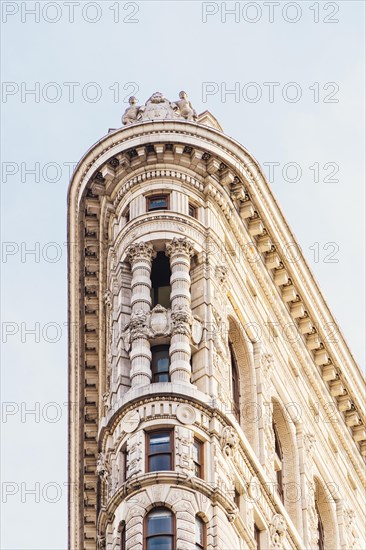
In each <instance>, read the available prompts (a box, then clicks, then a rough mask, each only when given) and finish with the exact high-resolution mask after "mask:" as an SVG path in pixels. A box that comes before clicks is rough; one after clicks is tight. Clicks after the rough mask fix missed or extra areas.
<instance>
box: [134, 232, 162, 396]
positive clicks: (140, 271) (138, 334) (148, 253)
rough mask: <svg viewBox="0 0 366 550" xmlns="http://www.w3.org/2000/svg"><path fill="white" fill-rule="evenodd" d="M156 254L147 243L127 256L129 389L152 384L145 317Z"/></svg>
mask: <svg viewBox="0 0 366 550" xmlns="http://www.w3.org/2000/svg"><path fill="white" fill-rule="evenodd" d="M155 256H156V252H155V251H154V249H153V246H152V245H151V244H149V243H144V242H140V243H136V244H132V245H130V247H129V248H128V250H127V257H128V259H129V261H130V263H131V270H132V281H131V320H130V338H131V350H130V361H131V373H130V378H131V387H132V388H134V387H136V386H145V385H147V384H149V383H150V381H151V366H150V365H151V351H150V343H149V339H148V317H149V313H150V309H151V296H150V290H151V277H150V274H151V263H152V260H153V258H155Z"/></svg>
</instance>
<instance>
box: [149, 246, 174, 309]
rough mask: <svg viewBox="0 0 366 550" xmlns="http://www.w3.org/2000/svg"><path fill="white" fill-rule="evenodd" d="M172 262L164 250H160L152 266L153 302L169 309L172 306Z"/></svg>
mask: <svg viewBox="0 0 366 550" xmlns="http://www.w3.org/2000/svg"><path fill="white" fill-rule="evenodd" d="M171 274H172V273H171V269H170V262H169V258H168V256H166V255H165V253H164V252H158V253H157V255H156V258H154V260H153V263H152V266H151V285H152V288H151V302H152V307H155V306H156V305H157V304H160V305H161V306H163V307H165V308H166V309H168V308H169V307H170V277H171Z"/></svg>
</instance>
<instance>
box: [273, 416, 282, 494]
mask: <svg viewBox="0 0 366 550" xmlns="http://www.w3.org/2000/svg"><path fill="white" fill-rule="evenodd" d="M273 433H274V439H275V471H276V479H277V492H278V494H279V496H280V499H281V500H282V502H284V493H283V471H282V468H283V452H282V447H281V441H280V438H279V435H278V430H277V426H276V424H275V422H273Z"/></svg>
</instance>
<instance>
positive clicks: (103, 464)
mask: <svg viewBox="0 0 366 550" xmlns="http://www.w3.org/2000/svg"><path fill="white" fill-rule="evenodd" d="M110 473H111V471H110V466H109V463H108V458H107V455H106V454H104V453H99V454H98V459H97V474H98V475H99V477H100V478H101V479H103V480H104V481H105V482H107V483H108V480H109V476H110Z"/></svg>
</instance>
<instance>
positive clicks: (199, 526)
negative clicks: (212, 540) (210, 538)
mask: <svg viewBox="0 0 366 550" xmlns="http://www.w3.org/2000/svg"><path fill="white" fill-rule="evenodd" d="M205 548H206V524H205V522H204V521H203V519H202V518H200V517H199V516H196V545H195V550H205Z"/></svg>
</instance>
